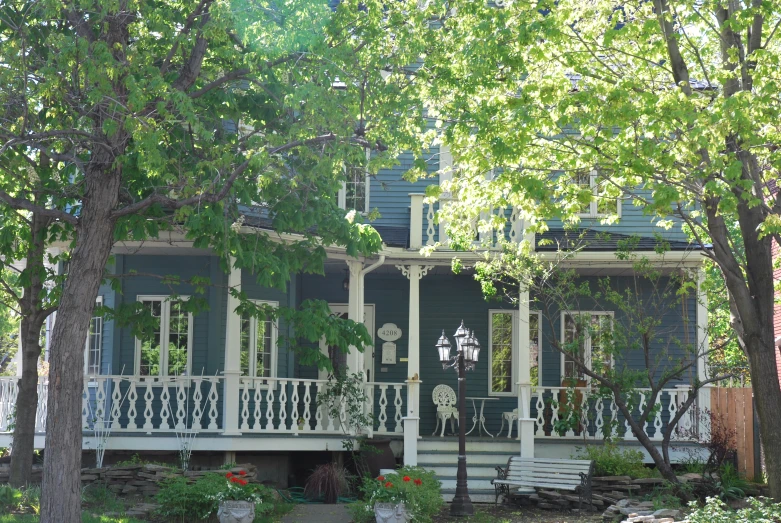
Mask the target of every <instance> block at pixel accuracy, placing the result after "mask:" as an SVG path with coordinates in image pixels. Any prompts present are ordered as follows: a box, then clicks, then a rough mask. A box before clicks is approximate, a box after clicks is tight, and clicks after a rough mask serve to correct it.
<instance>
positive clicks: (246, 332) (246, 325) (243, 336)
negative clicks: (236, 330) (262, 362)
mask: <svg viewBox="0 0 781 523" xmlns="http://www.w3.org/2000/svg"><path fill="white" fill-rule="evenodd" d="M251 321H252V318H251V317H250V316H248V315H246V314H245V315H242V317H241V333H240V335H239V346H240V349H241V355H240V356H241V375H242V376H249V375H250V368H249V362H250V351H249V346H250V324H251Z"/></svg>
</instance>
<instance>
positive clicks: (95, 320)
mask: <svg viewBox="0 0 781 523" xmlns="http://www.w3.org/2000/svg"><path fill="white" fill-rule="evenodd" d="M101 305H103V297H102V296H98V298H97V300H95V307H100V306H101ZM102 353H103V316H94V315H93V316H92V319H91V320H90V322H89V333H88V334H87V342H86V343H85V344H84V374H85V375H87V376H96V375H98V374H100V363H101V360H100V358H101V354H102Z"/></svg>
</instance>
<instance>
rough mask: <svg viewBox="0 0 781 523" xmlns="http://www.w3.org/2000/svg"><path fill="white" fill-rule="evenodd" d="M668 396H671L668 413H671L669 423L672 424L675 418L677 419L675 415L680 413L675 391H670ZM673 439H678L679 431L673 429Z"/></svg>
mask: <svg viewBox="0 0 781 523" xmlns="http://www.w3.org/2000/svg"><path fill="white" fill-rule="evenodd" d="M668 394H669V395H670V404H669V406H668V412H669V413H670V421H668V423H672V421H673V418H675V415H676V414H677V413H678V398H677V395H676V394H675V392H674V391H669V392H668ZM671 439H678V431H677V430H675V429H673V433H672V437H671Z"/></svg>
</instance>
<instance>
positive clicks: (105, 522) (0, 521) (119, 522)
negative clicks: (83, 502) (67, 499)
mask: <svg viewBox="0 0 781 523" xmlns="http://www.w3.org/2000/svg"><path fill="white" fill-rule="evenodd" d="M38 521H39V520H38V516H33V515H30V514H24V515H14V514H7V515H3V516H0V523H38ZM81 521H82V522H83V523H147V522H144V521H141V520H140V519H133V518H125V517H109V516H95V515H92V514H86V513H83V514H82V515H81Z"/></svg>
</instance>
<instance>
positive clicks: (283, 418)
mask: <svg viewBox="0 0 781 523" xmlns="http://www.w3.org/2000/svg"><path fill="white" fill-rule="evenodd" d="M278 428H279V430H287V380H280V382H279V425H278Z"/></svg>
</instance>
